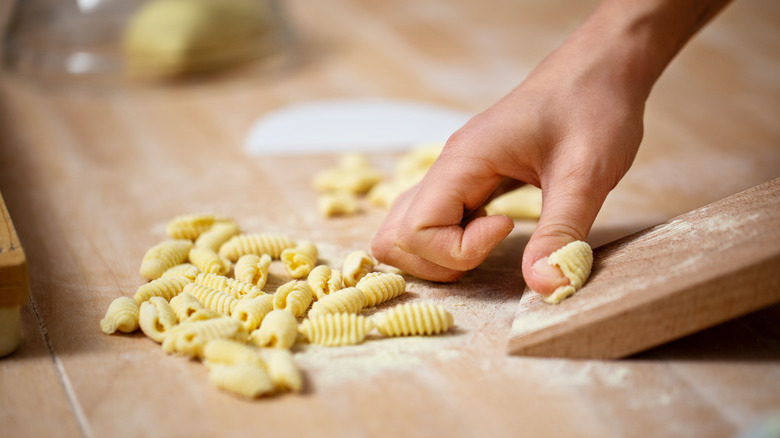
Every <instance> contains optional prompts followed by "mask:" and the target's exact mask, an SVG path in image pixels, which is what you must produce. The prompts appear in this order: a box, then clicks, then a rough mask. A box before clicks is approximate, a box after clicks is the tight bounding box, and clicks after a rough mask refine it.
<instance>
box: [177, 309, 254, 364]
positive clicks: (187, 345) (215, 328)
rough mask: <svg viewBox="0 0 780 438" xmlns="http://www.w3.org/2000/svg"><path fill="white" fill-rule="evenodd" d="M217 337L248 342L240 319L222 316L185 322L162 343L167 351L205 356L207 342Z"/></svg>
mask: <svg viewBox="0 0 780 438" xmlns="http://www.w3.org/2000/svg"><path fill="white" fill-rule="evenodd" d="M215 339H232V340H235V341H239V342H246V339H247V333H246V331H245V330H244V327H243V326H242V325H241V323H240V322H239V321H236V320H235V319H233V318H229V317H226V316H224V317H221V318H214V319H207V320H204V321H193V322H189V321H188V322H183V323H180V324H179V325H177V326H175V327H173V328H172V329H170V330H169V331H168V334H167V335H166V336H165V340H164V341H163V343H162V347H163V350H165V352H166V353H171V354H173V353H175V354H181V355H186V356H190V357H198V358H200V357H203V349H204V348H205V347H206V344H208V343H209V342H211V341H213V340H215Z"/></svg>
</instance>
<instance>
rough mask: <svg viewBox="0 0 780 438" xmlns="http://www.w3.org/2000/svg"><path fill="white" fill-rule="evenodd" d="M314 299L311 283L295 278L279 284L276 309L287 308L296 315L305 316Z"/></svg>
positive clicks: (275, 301) (275, 303)
mask: <svg viewBox="0 0 780 438" xmlns="http://www.w3.org/2000/svg"><path fill="white" fill-rule="evenodd" d="M313 299H314V292H313V291H312V290H311V286H309V283H306V282H305V281H300V280H293V281H290V282H289V283H285V284H283V285H281V286H279V289H277V290H276V293H274V309H285V310H289V311H290V312H292V314H293V315H295V316H296V317H298V316H303V314H304V313H305V312H306V309H308V308H309V305H310V304H311V302H312V300H313Z"/></svg>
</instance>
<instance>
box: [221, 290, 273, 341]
mask: <svg viewBox="0 0 780 438" xmlns="http://www.w3.org/2000/svg"><path fill="white" fill-rule="evenodd" d="M273 310H274V297H273V295H261V296H259V297H256V298H250V299H242V300H239V301H238V304H236V307H235V308H234V309H233V312H231V314H230V316H232V317H233V318H235V319H237V320H239V321H241V323H242V324H243V325H244V329H246V331H248V332H251V331H252V330H254V329H256V328H258V327H260V324H261V323H262V322H263V318H265V317H266V315H268V314H269V313H271V311H273Z"/></svg>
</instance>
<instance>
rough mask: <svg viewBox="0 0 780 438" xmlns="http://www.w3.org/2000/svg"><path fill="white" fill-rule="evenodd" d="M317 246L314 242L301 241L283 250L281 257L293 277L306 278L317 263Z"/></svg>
mask: <svg viewBox="0 0 780 438" xmlns="http://www.w3.org/2000/svg"><path fill="white" fill-rule="evenodd" d="M318 254H319V252H318V251H317V246H316V245H314V244H313V243H312V242H308V241H304V242H299V243H298V245H297V246H295V247H294V248H287V249H285V250H284V251H282V254H281V259H282V263H284V267H285V268H286V269H287V272H288V273H289V274H290V276H291V277H292V278H304V277H306V276H307V275H309V272H311V270H312V268H314V266H315V265H316V264H317V256H318Z"/></svg>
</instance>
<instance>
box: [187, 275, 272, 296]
mask: <svg viewBox="0 0 780 438" xmlns="http://www.w3.org/2000/svg"><path fill="white" fill-rule="evenodd" d="M195 283H197V284H202V285H203V286H208V287H210V288H212V289H217V290H218V291H220V292H224V293H226V294H228V295H231V296H233V298H254V297H258V296H260V295H265V292H263V291H262V289H260V288H259V287H257V286H255V285H254V284H252V283H244V282H243V281H237V280H235V279H232V278H228V277H225V276H224V275H217V274H206V273H201V274H199V275H198V276H197V277H195Z"/></svg>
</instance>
